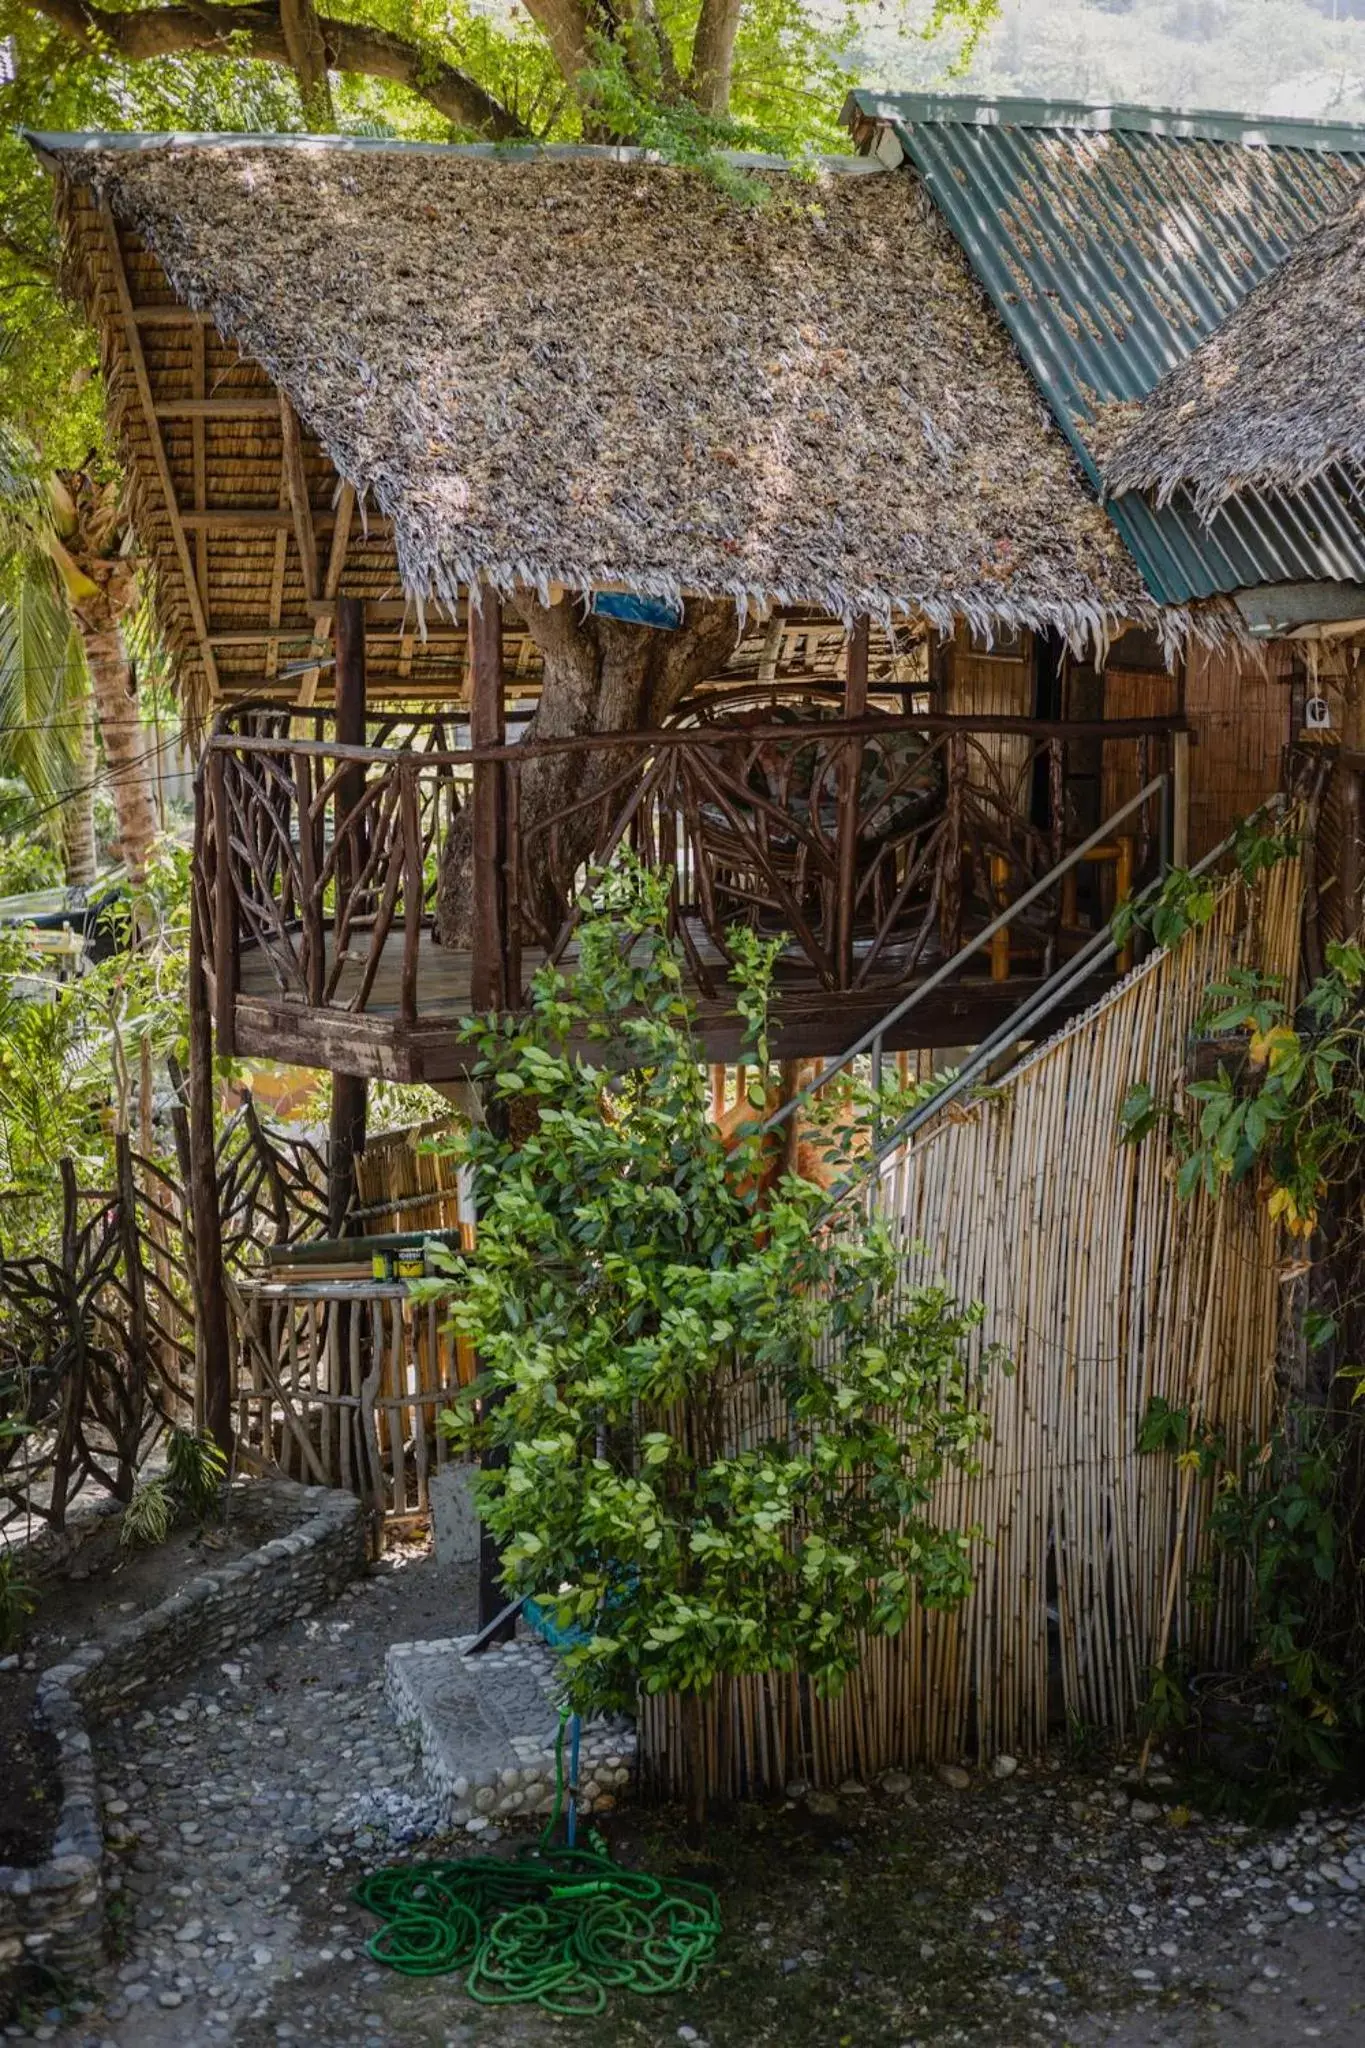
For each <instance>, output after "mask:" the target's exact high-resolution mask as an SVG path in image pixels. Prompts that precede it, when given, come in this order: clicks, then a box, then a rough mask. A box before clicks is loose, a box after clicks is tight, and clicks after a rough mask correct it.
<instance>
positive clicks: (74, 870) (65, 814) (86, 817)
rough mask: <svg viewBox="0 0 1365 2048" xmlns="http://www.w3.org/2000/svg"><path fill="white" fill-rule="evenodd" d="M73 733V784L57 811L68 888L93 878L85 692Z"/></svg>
mask: <svg viewBox="0 0 1365 2048" xmlns="http://www.w3.org/2000/svg"><path fill="white" fill-rule="evenodd" d="M77 709H79V716H80V721H81V722H80V729H79V731H78V732H77V734H76V758H75V763H74V767H75V787H74V788H73V790H72V792H71V795H70V796H69V797H68V798H67V800H66V802H65V803H64V804H63V805H62V810H61V828H62V865H63V868H64V869H65V873H66V885H67V887H68V888H69V889H88V888H89V886H90V884H91V883H92V882H93V881H94V879H95V864H96V863H95V719H94V706H93V704H92V701H91V697H90V693H89V691H88V690H87V691H85V692H84V693H83V695H82V697H81V700H80V704H79V707H77V706H75V705H73V706H72V710H73V711H76V710H77Z"/></svg>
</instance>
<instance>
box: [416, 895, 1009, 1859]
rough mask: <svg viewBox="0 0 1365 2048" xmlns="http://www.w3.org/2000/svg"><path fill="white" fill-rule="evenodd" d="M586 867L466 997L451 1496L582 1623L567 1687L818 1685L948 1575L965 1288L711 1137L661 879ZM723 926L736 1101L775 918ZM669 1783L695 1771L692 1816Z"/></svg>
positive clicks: (965, 1565) (631, 1690)
mask: <svg viewBox="0 0 1365 2048" xmlns="http://www.w3.org/2000/svg"><path fill="white" fill-rule="evenodd" d="M597 886H598V892H599V893H598V898H597V908H596V910H595V912H594V914H593V915H592V916H590V917H589V918H588V920H587V921H586V922H585V923H584V924H583V926H582V927H581V930H580V946H579V958H578V964H577V968H576V971H575V974H574V978H573V981H572V984H570V983H569V982H568V981H566V979H565V978H564V977H563V976H562V975H560V974H559V973H557V972H555V971H553V970H546V971H544V972H542V973H541V974H540V975H539V976H538V977H537V978H536V982H535V990H534V999H533V1003H532V1006H531V1010H530V1013H529V1014H528V1015H527V1016H525V1017H524V1018H520V1019H515V1018H506V1017H504V1018H502V1019H500V1020H499V1019H489V1020H487V1021H484V1022H476V1023H475V1024H473V1025H472V1026H471V1035H472V1036H473V1038H474V1040H475V1045H476V1049H477V1054H478V1065H477V1069H476V1073H477V1078H478V1080H479V1082H480V1084H481V1086H482V1088H483V1090H484V1093H485V1099H486V1101H487V1102H489V1103H490V1104H491V1106H492V1107H491V1111H490V1116H489V1120H488V1122H487V1123H486V1124H485V1125H484V1126H482V1127H478V1128H475V1129H474V1130H473V1131H472V1132H471V1133H469V1134H468V1135H467V1137H465V1138H464V1139H462V1140H460V1141H459V1149H460V1150H461V1151H462V1152H463V1154H464V1156H465V1157H466V1158H467V1160H468V1162H469V1164H470V1165H471V1166H472V1169H473V1173H474V1184H475V1191H476V1199H477V1204H478V1211H479V1242H478V1251H477V1255H476V1256H475V1257H474V1258H471V1259H468V1260H466V1259H463V1258H457V1257H453V1256H451V1255H447V1258H446V1262H445V1263H446V1270H447V1277H446V1278H445V1279H443V1280H441V1281H436V1282H432V1283H428V1291H429V1292H431V1293H434V1294H435V1295H437V1296H439V1297H440V1298H442V1299H444V1300H445V1301H446V1302H447V1303H448V1304H449V1308H450V1312H451V1314H452V1316H453V1319H454V1321H455V1323H456V1325H457V1327H458V1328H459V1329H461V1330H463V1331H464V1332H465V1333H467V1334H468V1336H470V1337H471V1338H472V1339H473V1341H474V1344H475V1346H476V1347H477V1351H478V1355H479V1358H480V1360H481V1363H482V1368H483V1374H482V1378H481V1379H480V1381H479V1382H478V1384H477V1386H476V1387H475V1388H473V1389H471V1390H470V1391H469V1395H468V1396H467V1398H465V1399H463V1400H462V1401H461V1403H460V1404H459V1405H458V1407H457V1408H456V1409H455V1410H453V1411H450V1412H448V1413H447V1415H446V1416H445V1417H443V1425H444V1427H445V1428H446V1430H447V1431H448V1432H449V1434H450V1435H451V1436H452V1437H453V1438H454V1439H455V1441H456V1442H457V1443H458V1445H459V1446H460V1447H461V1448H462V1449H463V1450H465V1451H468V1452H479V1453H483V1452H490V1453H492V1454H494V1456H495V1457H496V1458H500V1459H502V1460H504V1461H505V1462H504V1463H503V1464H502V1467H501V1469H494V1470H490V1471H486V1472H485V1473H484V1474H483V1475H482V1477H481V1479H480V1481H479V1488H478V1498H479V1508H480V1512H481V1514H482V1516H483V1517H484V1519H485V1520H486V1522H487V1523H488V1526H489V1528H490V1529H491V1530H492V1532H493V1534H494V1535H495V1536H496V1537H497V1539H498V1540H499V1542H500V1543H501V1544H502V1545H503V1551H502V1569H503V1577H504V1583H505V1585H506V1587H507V1589H508V1591H509V1593H511V1594H519V1593H527V1594H533V1595H534V1596H535V1597H536V1598H537V1600H538V1601H540V1602H541V1603H544V1604H545V1605H547V1606H548V1607H549V1608H550V1609H551V1610H553V1612H554V1614H555V1615H556V1616H557V1618H558V1620H559V1622H560V1624H561V1625H563V1626H569V1625H573V1626H576V1627H577V1628H578V1629H579V1630H581V1631H582V1632H583V1640H581V1641H580V1642H579V1643H578V1645H577V1647H575V1648H574V1649H572V1650H571V1651H570V1652H569V1654H568V1656H567V1658H566V1668H567V1674H568V1682H569V1684H570V1687H571V1690H572V1693H573V1696H574V1698H575V1700H576V1701H577V1703H578V1704H579V1705H580V1706H582V1707H584V1708H593V1707H599V1706H602V1705H606V1704H623V1703H633V1702H634V1699H635V1697H636V1694H637V1692H638V1691H639V1690H640V1689H643V1690H645V1691H647V1692H654V1693H658V1692H669V1693H674V1692H676V1693H680V1694H682V1695H683V1696H684V1704H685V1709H686V1707H687V1702H688V1701H689V1700H690V1701H692V1702H695V1701H696V1700H697V1698H698V1696H699V1695H700V1694H701V1693H702V1692H704V1691H705V1690H706V1689H707V1688H709V1687H710V1686H711V1685H712V1684H713V1682H715V1681H717V1680H722V1681H723V1680H725V1679H727V1678H729V1677H731V1676H734V1675H738V1674H743V1673H755V1672H771V1671H790V1670H795V1671H799V1672H802V1673H804V1674H806V1676H807V1677H808V1678H809V1679H810V1681H811V1682H812V1683H813V1684H814V1685H815V1686H816V1687H817V1688H818V1689H819V1690H820V1691H821V1692H824V1693H833V1692H837V1691H838V1689H839V1688H840V1687H841V1686H842V1684H843V1683H844V1681H845V1680H846V1678H847V1677H848V1675H849V1673H850V1672H851V1671H852V1670H853V1669H854V1668H855V1667H856V1666H857V1664H858V1662H859V1660H860V1657H861V1655H862V1652H863V1645H864V1641H865V1638H866V1637H868V1636H879V1635H882V1636H884V1635H892V1634H894V1633H895V1632H896V1631H897V1630H899V1629H900V1628H901V1627H903V1626H904V1624H905V1622H906V1620H907V1618H908V1617H909V1615H910V1613H911V1611H912V1609H913V1608H914V1606H915V1605H916V1604H917V1603H918V1604H919V1605H921V1606H924V1607H938V1608H948V1607H952V1606H954V1605H955V1604H956V1603H957V1602H958V1601H960V1600H961V1599H962V1598H963V1596H964V1595H965V1594H966V1593H967V1592H968V1591H969V1589H970V1587H971V1583H972V1577H971V1555H970V1554H971V1548H972V1541H973V1533H974V1532H971V1531H968V1530H962V1529H956V1528H943V1527H940V1526H939V1524H938V1522H937V1521H936V1519H935V1517H934V1513H933V1507H932V1500H933V1494H934V1489H935V1486H936V1483H937V1481H938V1480H939V1478H940V1476H941V1475H942V1474H943V1473H944V1472H945V1470H947V1469H949V1468H951V1467H955V1468H958V1469H970V1468H971V1467H972V1464H973V1461H974V1459H975V1456H976V1453H977V1449H978V1446H979V1445H980V1444H981V1442H982V1440H983V1438H984V1437H985V1435H986V1431H987V1425H986V1420H985V1417H984V1415H983V1413H982V1410H981V1405H980V1399H979V1391H980V1369H979V1368H978V1367H976V1366H974V1365H973V1364H972V1363H971V1348H972V1338H973V1333H974V1331H975V1328H976V1326H977V1324H978V1323H979V1321H980V1315H981V1312H980V1310H978V1309H970V1308H969V1309H962V1308H960V1307H959V1306H958V1305H957V1303H956V1302H954V1301H953V1300H952V1299H951V1297H950V1296H949V1295H948V1294H946V1293H945V1292H944V1291H942V1290H941V1289H938V1288H934V1287H914V1288H901V1287H899V1280H900V1265H899V1260H898V1258H897V1254H896V1251H895V1248H894V1246H893V1244H892V1242H891V1240H890V1238H889V1236H888V1234H887V1232H886V1231H885V1229H884V1228H883V1227H882V1225H881V1224H880V1222H878V1221H875V1220H869V1218H868V1216H867V1214H866V1212H865V1210H864V1209H863V1207H862V1206H860V1205H858V1204H856V1203H848V1204H845V1205H843V1206H842V1208H841V1209H840V1210H839V1211H838V1213H836V1214H835V1215H833V1216H826V1215H825V1214H824V1213H823V1211H824V1209H825V1205H826V1196H825V1194H824V1191H823V1190H822V1189H821V1188H819V1187H817V1186H814V1185H812V1184H810V1183H809V1182H807V1181H804V1180H800V1179H797V1178H795V1177H793V1176H791V1175H786V1176H783V1177H781V1178H779V1179H778V1180H777V1181H776V1184H775V1185H770V1186H768V1187H765V1186H764V1181H765V1173H766V1174H767V1176H768V1178H769V1179H771V1172H772V1164H773V1158H772V1151H771V1148H770V1147H768V1146H766V1145H765V1143H764V1142H763V1141H762V1140H761V1139H760V1137H759V1135H758V1130H757V1119H756V1120H755V1124H754V1126H753V1127H752V1128H751V1130H750V1131H749V1132H748V1133H747V1134H741V1137H740V1140H739V1142H738V1143H737V1144H736V1145H735V1146H734V1148H733V1149H731V1150H727V1147H726V1144H725V1142H724V1141H723V1140H722V1138H721V1136H720V1134H719V1133H718V1132H717V1131H716V1129H715V1127H714V1126H713V1124H712V1122H711V1120H710V1116H709V1113H708V1106H707V1095H706V1087H705V1075H704V1070H703V1067H702V1064H701V1052H700V1049H699V1047H698V1044H697V1042H696V1040H695V1038H694V1035H693V1015H692V1011H691V1009H690V1006H689V1004H688V1002H687V1000H686V997H685V994H684V987H683V978H682V966H681V962H680V960H679V958H678V956H677V954H676V952H675V950H674V948H673V946H672V944H671V943H670V941H669V938H668V936H667V922H666V920H667V903H666V884H665V882H664V881H661V880H660V879H658V878H654V877H650V876H649V875H647V874H645V873H644V872H642V871H640V870H637V869H634V868H631V869H628V870H627V871H625V872H624V873H614V874H612V875H611V876H609V877H604V878H602V879H601V880H600V881H599V883H598V885H597ZM731 938H732V944H733V949H734V953H735V962H736V964H735V975H736V979H737V981H738V983H739V987H740V998H739V1007H740V1010H741V1014H742V1015H743V1017H744V1019H745V1024H746V1030H747V1049H746V1051H745V1053H744V1055H743V1057H744V1058H745V1059H746V1061H747V1062H748V1065H749V1068H750V1072H751V1076H752V1077H753V1088H752V1096H751V1099H752V1100H753V1101H755V1102H756V1103H761V1102H762V1101H763V1100H764V1083H765V1080H766V1078H767V1074H768V1070H769V1062H768V1053H767V1027H768V1008H769V997H770V990H771V982H772V975H773V969H774V962H775V959H776V954H777V946H776V945H775V944H767V945H764V944H761V943H760V942H759V941H757V940H756V939H755V938H754V937H753V935H752V934H748V933H744V932H738V933H734V934H732V935H731ZM509 1108H514V1109H515V1114H513V1115H512V1116H511V1117H510V1119H509V1118H508V1117H506V1116H505V1115H503V1114H502V1113H501V1112H504V1111H507V1110H508V1109H509ZM509 1122H510V1125H511V1128H510V1129H509ZM689 1717H690V1718H693V1719H694V1722H695V1725H696V1726H698V1727H699V1725H700V1717H699V1712H698V1710H696V1709H695V1707H694V1708H693V1709H691V1710H689ZM698 1797H699V1792H698V1788H697V1783H696V1777H695V1773H694V1774H693V1800H694V1818H695V1801H696V1800H697V1798H698Z"/></svg>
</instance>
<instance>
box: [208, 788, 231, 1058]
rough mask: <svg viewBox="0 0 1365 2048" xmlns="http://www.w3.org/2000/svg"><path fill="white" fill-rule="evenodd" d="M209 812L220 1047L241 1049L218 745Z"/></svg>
mask: <svg viewBox="0 0 1365 2048" xmlns="http://www.w3.org/2000/svg"><path fill="white" fill-rule="evenodd" d="M208 782H209V805H210V809H209V815H210V817H211V819H212V822H213V882H212V888H213V996H214V1010H215V1012H216V1016H215V1020H214V1021H215V1024H216V1026H217V1031H218V1051H219V1054H220V1056H221V1057H222V1058H224V1059H231V1058H232V1057H233V1056H234V1054H235V1053H236V1050H237V969H238V958H237V897H236V893H235V891H234V889H233V884H232V852H231V835H230V833H229V831H228V802H227V763H226V761H225V760H224V758H223V756H222V754H221V753H219V752H218V751H217V749H216V748H211V749H210V751H209V757H208Z"/></svg>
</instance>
